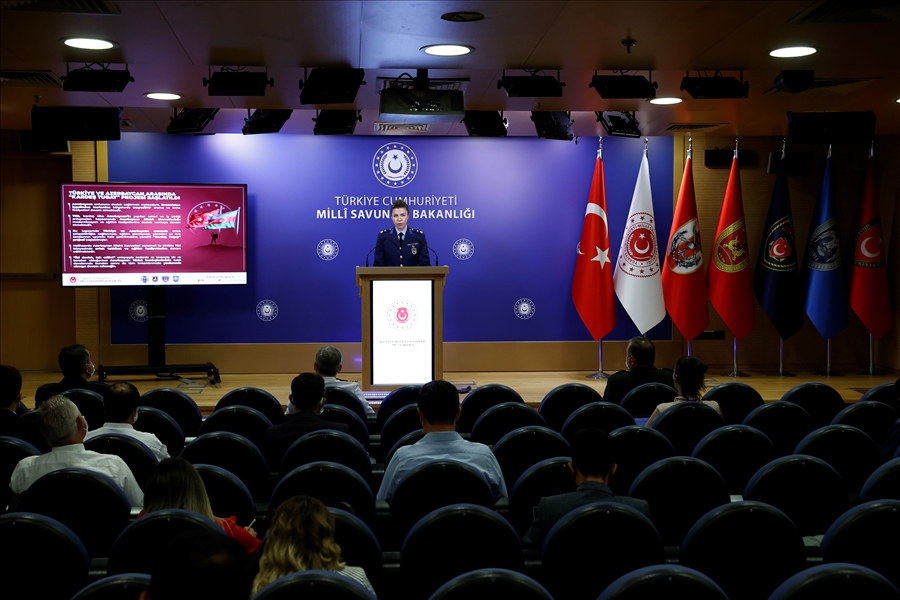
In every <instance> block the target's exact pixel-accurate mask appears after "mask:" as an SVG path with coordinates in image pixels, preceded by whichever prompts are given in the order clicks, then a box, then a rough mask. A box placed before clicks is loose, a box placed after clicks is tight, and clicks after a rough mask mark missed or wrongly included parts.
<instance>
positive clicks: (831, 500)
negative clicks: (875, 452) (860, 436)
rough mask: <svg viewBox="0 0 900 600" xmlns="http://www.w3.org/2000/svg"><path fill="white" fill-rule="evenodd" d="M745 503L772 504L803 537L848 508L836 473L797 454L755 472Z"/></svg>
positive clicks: (817, 532)
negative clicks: (749, 501) (752, 501)
mask: <svg viewBox="0 0 900 600" xmlns="http://www.w3.org/2000/svg"><path fill="white" fill-rule="evenodd" d="M744 500H755V501H757V502H764V503H766V504H771V505H772V506H774V507H775V508H777V509H779V510H780V511H782V512H783V513H784V514H786V515H787V516H788V518H789V519H790V520H791V521H793V522H794V525H796V526H797V529H799V530H800V535H802V536H815V535H822V534H823V533H825V531H826V530H827V529H828V526H829V525H831V524H832V523H833V522H834V520H835V519H836V518H838V517H839V516H840V515H841V514H842V513H843V512H844V511H845V510H847V506H848V500H847V492H846V488H845V486H844V482H843V481H842V480H841V476H840V475H838V472H837V471H835V470H834V469H833V468H832V467H831V466H830V465H829V464H828V463H826V462H825V461H823V460H821V459H818V458H815V457H813V456H804V455H800V454H795V455H793V456H783V457H781V458H776V459H775V460H773V461H772V462H770V463H769V464H767V465H765V466H764V467H763V468H761V469H760V470H759V471H757V472H756V474H755V475H754V476H753V477H751V478H750V481H748V482H747V487H746V488H745V489H744ZM651 508H652V507H651Z"/></svg>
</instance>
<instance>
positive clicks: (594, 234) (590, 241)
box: [572, 152, 616, 340]
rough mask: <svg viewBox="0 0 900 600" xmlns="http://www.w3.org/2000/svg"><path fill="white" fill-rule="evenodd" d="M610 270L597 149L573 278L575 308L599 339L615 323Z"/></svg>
mask: <svg viewBox="0 0 900 600" xmlns="http://www.w3.org/2000/svg"><path fill="white" fill-rule="evenodd" d="M612 270H613V264H612V263H611V262H610V259H609V222H608V220H607V218H606V186H605V185H604V183H603V159H602V158H600V153H599V152H598V153H597V162H596V163H595V164H594V178H593V179H592V180H591V194H590V196H589V197H588V203H587V209H586V210H585V211H584V225H583V226H582V228H581V243H580V244H579V245H578V257H577V259H576V260H575V277H574V278H573V279H572V300H573V301H574V302H575V308H576V309H577V310H578V315H579V316H580V317H581V320H582V321H584V324H585V326H586V327H587V328H588V331H590V332H591V335H592V336H593V337H594V339H595V340H599V339H600V338H602V337H603V336H605V335H606V334H607V333H609V332H610V331H612V328H613V327H615V326H616V303H615V299H614V292H613V278H612Z"/></svg>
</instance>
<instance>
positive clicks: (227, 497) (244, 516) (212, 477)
mask: <svg viewBox="0 0 900 600" xmlns="http://www.w3.org/2000/svg"><path fill="white" fill-rule="evenodd" d="M194 468H195V469H197V473H199V474H200V479H202V480H203V485H204V487H206V495H207V496H209V503H210V505H211V506H212V511H213V514H214V515H216V516H217V517H221V518H227V517H235V518H236V519H237V524H238V525H240V526H242V527H246V526H247V525H249V524H250V522H251V521H252V520H253V515H254V514H255V513H256V505H255V504H254V503H253V495H252V494H251V493H250V490H249V489H247V486H246V485H244V482H242V481H241V480H240V479H238V478H237V477H236V476H235V475H234V473H232V472H231V471H226V470H225V469H223V468H222V467H217V466H215V465H203V464H200V465H194Z"/></svg>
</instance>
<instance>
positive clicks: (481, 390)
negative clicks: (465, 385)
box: [456, 383, 525, 433]
mask: <svg viewBox="0 0 900 600" xmlns="http://www.w3.org/2000/svg"><path fill="white" fill-rule="evenodd" d="M504 402H521V403H524V402H525V401H524V400H522V397H521V396H520V395H519V393H518V392H517V391H516V390H514V389H512V388H511V387H508V386H505V385H502V384H499V383H489V384H487V385H482V386H480V387H477V388H475V389H474V390H472V391H471V392H469V393H468V394H467V395H466V397H465V398H464V399H463V401H462V403H461V404H460V409H461V410H462V412H461V413H460V415H459V420H458V421H457V422H456V428H457V430H459V432H460V433H471V432H472V427H473V426H474V425H475V421H477V420H478V417H480V416H481V413H483V412H484V411H486V410H487V409H489V408H490V407H492V406H496V405H498V404H502V403H504Z"/></svg>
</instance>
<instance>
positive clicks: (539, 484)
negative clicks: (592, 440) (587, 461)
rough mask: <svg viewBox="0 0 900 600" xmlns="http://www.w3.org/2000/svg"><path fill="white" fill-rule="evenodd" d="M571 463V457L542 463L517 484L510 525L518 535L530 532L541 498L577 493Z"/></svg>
mask: <svg viewBox="0 0 900 600" xmlns="http://www.w3.org/2000/svg"><path fill="white" fill-rule="evenodd" d="M571 460H572V459H571V458H569V457H568V456H559V457H556V458H548V459H547V460H542V461H541V462H539V463H537V464H536V465H534V466H532V467H531V468H529V469H528V470H527V471H525V472H524V473H522V475H521V476H520V477H519V479H518V480H516V483H515V484H514V485H513V487H512V489H511V490H510V492H509V522H510V523H512V525H513V527H514V528H515V529H516V531H517V532H518V533H519V535H524V534H525V532H526V531H528V527H529V526H530V525H531V522H532V521H533V520H534V509H535V508H537V505H538V502H540V500H541V498H543V497H544V496H556V495H557V494H565V493H568V492H573V491H575V476H574V475H572V471H571V470H570V469H569V462H570V461H571ZM507 485H508V484H507Z"/></svg>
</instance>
